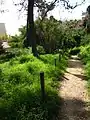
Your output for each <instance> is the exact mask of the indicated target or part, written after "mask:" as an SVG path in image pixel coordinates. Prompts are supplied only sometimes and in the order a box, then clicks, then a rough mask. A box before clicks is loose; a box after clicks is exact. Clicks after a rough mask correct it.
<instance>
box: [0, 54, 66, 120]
mask: <svg viewBox="0 0 90 120" xmlns="http://www.w3.org/2000/svg"><path fill="white" fill-rule="evenodd" d="M55 58H56V59H57V65H56V67H55V63H54V59H55ZM66 58H67V57H65V55H64V56H63V57H62V58H61V60H60V62H59V60H58V59H59V57H58V54H57V55H52V54H50V55H41V56H40V57H39V58H35V57H34V56H33V55H32V54H26V55H24V54H22V55H21V56H18V57H14V58H12V59H11V60H9V61H7V62H4V63H2V64H0V120H16V119H17V120H32V119H33V120H43V119H44V120H50V119H51V120H52V117H53V113H54V114H55V113H56V112H57V111H56V109H57V108H58V105H59V102H60V101H59V99H60V98H59V97H58V91H57V88H58V86H59V81H60V77H61V75H62V74H63V72H64V70H65V67H66V65H67V63H66ZM41 71H44V73H45V91H46V98H45V101H44V102H42V100H41V90H40V72H41Z"/></svg>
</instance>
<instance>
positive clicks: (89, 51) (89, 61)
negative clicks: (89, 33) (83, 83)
mask: <svg viewBox="0 0 90 120" xmlns="http://www.w3.org/2000/svg"><path fill="white" fill-rule="evenodd" d="M80 57H81V58H82V61H83V63H84V64H85V74H86V76H87V80H88V85H87V87H88V91H89V95H90V45H86V46H81V52H80Z"/></svg>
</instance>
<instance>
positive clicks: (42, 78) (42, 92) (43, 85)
mask: <svg viewBox="0 0 90 120" xmlns="http://www.w3.org/2000/svg"><path fill="white" fill-rule="evenodd" d="M60 60H61V55H60V54H59V62H60ZM54 61H55V62H54V63H55V67H56V65H57V59H56V58H55V59H54ZM40 84H41V97H42V100H43V101H44V100H45V80H44V72H40Z"/></svg>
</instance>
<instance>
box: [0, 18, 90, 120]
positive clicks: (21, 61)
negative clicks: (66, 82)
mask: <svg viewBox="0 0 90 120" xmlns="http://www.w3.org/2000/svg"><path fill="white" fill-rule="evenodd" d="M81 22H82V21H78V20H70V21H64V22H63V21H57V20H56V19H55V18H54V17H53V16H51V17H50V18H45V19H44V20H43V22H41V20H40V19H37V20H36V21H35V29H36V42H37V51H38V57H34V56H33V55H32V50H31V46H30V47H28V48H25V46H24V44H25V40H26V26H23V27H21V28H20V29H19V32H20V34H19V35H15V36H10V37H9V39H8V43H9V45H10V46H11V48H9V49H8V50H7V51H3V47H2V44H0V50H1V51H3V52H1V55H0V120H5V119H6V120H16V119H17V120H52V119H53V114H55V115H56V113H57V109H58V105H59V104H60V98H59V96H58V87H59V85H60V80H62V79H61V77H62V75H63V74H64V71H65V69H66V66H67V60H68V57H69V56H70V55H72V54H73V55H76V54H77V55H79V56H80V57H81V58H82V61H83V62H84V64H85V65H86V67H85V68H86V69H85V70H86V75H87V80H88V88H89V89H88V90H89V93H90V70H89V68H90V56H89V54H90V47H89V44H90V35H89V33H87V30H86V27H85V26H83V23H82V26H81ZM79 25H80V26H79ZM55 65H56V66H55ZM42 71H43V72H44V74H45V92H46V96H45V101H44V102H43V101H42V99H41V88H40V72H42Z"/></svg>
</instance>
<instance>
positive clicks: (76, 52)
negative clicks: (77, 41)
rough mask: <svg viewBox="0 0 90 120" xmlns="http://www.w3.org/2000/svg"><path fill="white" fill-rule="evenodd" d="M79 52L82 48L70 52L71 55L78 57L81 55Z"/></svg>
mask: <svg viewBox="0 0 90 120" xmlns="http://www.w3.org/2000/svg"><path fill="white" fill-rule="evenodd" d="M79 52H80V48H78V47H77V48H76V47H75V48H73V49H71V50H70V55H77V54H79Z"/></svg>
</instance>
